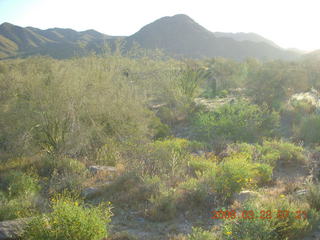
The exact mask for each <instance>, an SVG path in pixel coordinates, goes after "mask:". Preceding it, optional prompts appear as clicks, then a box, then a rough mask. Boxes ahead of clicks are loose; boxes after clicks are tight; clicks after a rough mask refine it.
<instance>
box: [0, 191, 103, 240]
mask: <svg viewBox="0 0 320 240" xmlns="http://www.w3.org/2000/svg"><path fill="white" fill-rule="evenodd" d="M101 193H102V189H101V188H97V187H88V188H85V189H83V190H82V193H81V195H82V196H83V197H84V198H90V197H93V196H96V195H99V194H101ZM0 240H1V239H0Z"/></svg>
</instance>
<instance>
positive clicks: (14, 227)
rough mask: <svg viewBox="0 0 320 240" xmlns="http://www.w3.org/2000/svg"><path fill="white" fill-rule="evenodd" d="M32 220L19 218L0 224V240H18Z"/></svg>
mask: <svg viewBox="0 0 320 240" xmlns="http://www.w3.org/2000/svg"><path fill="white" fill-rule="evenodd" d="M31 219H32V218H21V219H15V220H10V221H3V222H0V240H18V239H20V236H21V235H22V233H23V230H24V228H25V227H26V225H27V223H28V222H29V221H30V220H31Z"/></svg>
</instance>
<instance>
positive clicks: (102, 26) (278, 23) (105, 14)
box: [0, 0, 320, 51]
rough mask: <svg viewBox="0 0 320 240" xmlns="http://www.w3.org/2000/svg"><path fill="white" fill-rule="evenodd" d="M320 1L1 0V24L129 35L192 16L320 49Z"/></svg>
mask: <svg viewBox="0 0 320 240" xmlns="http://www.w3.org/2000/svg"><path fill="white" fill-rule="evenodd" d="M318 5H319V3H318V2H317V1H315V0H306V1H300V0H299V1H298V0H297V1H288V0H283V1H281V2H280V1H275V0H270V1H254V0H243V1H236V0H226V1H223V2H222V1H204V0H200V1H197V2H195V1H180V0H177V1H174V2H173V1H171V2H170V1H169V0H162V1H157V2H155V1H146V0H137V1H125V0H122V1H121V0H120V1H114V2H111V1H99V0H92V1H75V0H70V1H66V2H64V1H62V0H56V1H48V0H43V1H41V0H0V24H2V23H3V22H9V23H12V24H15V25H18V26H22V27H27V26H32V27H36V28H40V29H48V28H53V27H58V28H71V29H74V30H77V31H83V30H87V29H94V30H96V31H99V32H101V33H104V34H107V35H112V36H129V35H132V34H134V33H135V32H137V31H139V30H140V29H141V28H142V27H143V26H145V25H147V24H149V23H151V22H153V21H155V20H157V19H159V18H161V17H164V16H173V15H175V14H186V15H188V16H189V17H191V18H192V19H193V20H195V21H196V22H197V23H199V24H200V25H202V26H203V27H205V28H206V29H208V30H209V31H211V32H234V33H235V32H254V33H256V34H259V35H261V36H263V37H265V38H267V39H269V40H271V41H273V42H275V43H276V44H277V45H279V46H280V47H283V48H296V49H299V50H303V51H313V50H317V49H320V32H319V31H318V30H317V27H318V26H317V25H318V15H317V14H318V9H319V8H318Z"/></svg>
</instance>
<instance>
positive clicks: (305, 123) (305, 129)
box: [296, 115, 320, 144]
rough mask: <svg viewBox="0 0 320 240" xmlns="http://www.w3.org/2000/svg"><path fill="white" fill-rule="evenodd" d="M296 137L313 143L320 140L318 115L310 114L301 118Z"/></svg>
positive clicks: (319, 117) (319, 118)
mask: <svg viewBox="0 0 320 240" xmlns="http://www.w3.org/2000/svg"><path fill="white" fill-rule="evenodd" d="M296 134H297V137H298V138H299V139H302V140H303V141H305V142H306V143H309V144H315V143H319V141H320V116H319V115H311V116H310V117H306V118H304V119H303V120H302V122H301V124H300V126H299V128H298V130H297V133H296Z"/></svg>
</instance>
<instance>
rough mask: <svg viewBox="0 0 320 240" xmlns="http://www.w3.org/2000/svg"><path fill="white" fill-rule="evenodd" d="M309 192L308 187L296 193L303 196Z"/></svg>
mask: <svg viewBox="0 0 320 240" xmlns="http://www.w3.org/2000/svg"><path fill="white" fill-rule="evenodd" d="M307 192H308V191H307V189H302V190H298V191H296V192H295V194H296V195H297V196H302V195H306V194H307Z"/></svg>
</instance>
